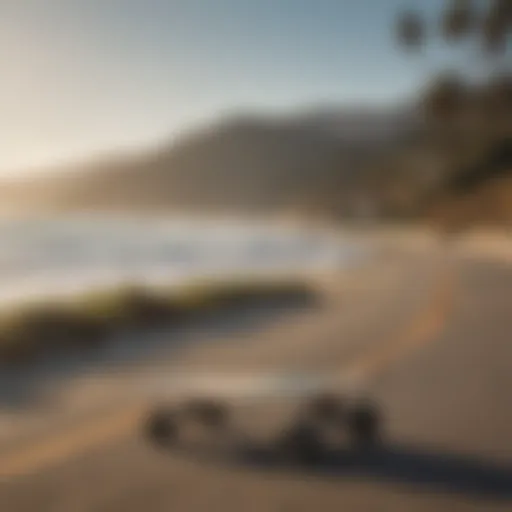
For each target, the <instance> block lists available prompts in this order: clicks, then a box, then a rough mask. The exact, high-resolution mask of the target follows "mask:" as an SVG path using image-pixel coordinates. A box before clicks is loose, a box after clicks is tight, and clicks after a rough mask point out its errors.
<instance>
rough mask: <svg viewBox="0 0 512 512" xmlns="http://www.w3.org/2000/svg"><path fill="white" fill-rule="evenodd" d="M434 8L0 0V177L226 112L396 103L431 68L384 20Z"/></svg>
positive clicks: (145, 141) (323, 2)
mask: <svg viewBox="0 0 512 512" xmlns="http://www.w3.org/2000/svg"><path fill="white" fill-rule="evenodd" d="M442 1H443V0H428V1H426V0H415V1H412V2H411V1H407V0H0V114H1V115H0V135H1V139H0V173H1V174H2V175H3V176H8V175H9V176H13V175H15V174H17V173H21V172H22V169H26V168H31V167H32V168H33V167H36V168H37V167H45V166H48V165H50V164H53V163H55V162H59V161H64V162H66V161H70V160H73V159H75V158H77V159H83V157H85V156H86V155H94V154H97V153H102V152H104V151H109V150H116V149H118V148H123V147H132V146H142V147H143V146H145V145H150V144H152V143H154V142H158V141H160V140H163V139H165V138H166V137H172V136H173V135H174V134H176V132H177V131H179V130H183V129H186V128H187V127H189V126H191V125H192V126H193V125H195V124H198V123H200V122H201V121H203V120H205V119H211V118H212V117H214V116H216V115H218V114H219V113H222V112H226V111H231V110H237V109H244V110H247V109H255V110H260V109H268V110H274V109H288V108H292V107H295V106H300V105H302V104H304V105H308V104H314V103H329V102H341V103H350V102H354V101H367V100H368V101H372V102H381V101H389V100H394V99H396V98H399V97H401V96H403V95H404V94H407V93H408V92H410V91H411V90H412V89H413V88H414V87H415V86H416V85H417V84H418V83H419V81H420V78H421V76H422V75H423V74H424V73H425V70H426V67H428V66H429V65H432V62H435V61H436V58H439V55H437V56H436V55H435V52H434V55H431V56H430V61H427V63H426V61H419V60H415V59H413V58H411V57H408V56H406V55H404V54H402V53H399V52H397V51H396V45H395V42H394V39H393V35H392V33H391V27H392V25H393V18H394V15H395V13H396V12H397V10H398V9H399V8H400V7H402V6H404V5H410V4H411V3H412V4H416V5H419V6H420V7H422V8H423V10H425V7H427V9H428V10H430V12H431V13H432V12H435V10H436V6H438V5H440V4H442ZM429 62H430V64H429Z"/></svg>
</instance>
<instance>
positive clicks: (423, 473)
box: [177, 443, 512, 501]
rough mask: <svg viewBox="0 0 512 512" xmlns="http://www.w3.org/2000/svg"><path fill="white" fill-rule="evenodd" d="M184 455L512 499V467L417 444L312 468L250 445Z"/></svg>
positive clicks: (329, 458) (343, 452) (334, 458)
mask: <svg viewBox="0 0 512 512" xmlns="http://www.w3.org/2000/svg"><path fill="white" fill-rule="evenodd" d="M177 453H178V454H181V455H183V456H186V457H190V456H192V457H194V458H196V457H199V458H200V459H206V460H208V461H210V462H215V463H220V464H224V465H229V466H235V467H239V468H244V467H245V468H251V469H256V470H259V471H280V472H282V471H286V472H289V473H292V474H296V475H300V476H301V477H306V476H307V477H316V478H319V477H320V478H328V479H330V480H332V479H337V478H344V479H350V478H354V477H355V478H366V479H376V480H380V481H388V482H394V483H399V484H405V485H409V486H412V487H414V488H415V489H416V490H421V489H423V490H424V491H429V492H449V493H459V494H464V495H468V496H473V497H484V498H487V499H493V500H500V501H512V465H510V464H508V465H507V464H503V465H498V464H495V463H492V462H490V461H485V460H483V459H479V458H474V457H470V456H462V455H458V454H454V453H446V452H436V451H432V450H427V449H421V448H419V447H416V446H412V445H401V444H386V445H382V446H380V447H375V448H371V449H366V450H356V449H354V450H349V449H339V450H338V449H336V450H334V449H333V450H330V451H328V452H327V453H326V454H325V456H324V457H322V459H321V461H319V462H318V463H316V464H312V465H298V464H287V463H285V462H283V461H282V460H280V458H279V456H278V454H277V453H275V452H274V451H273V450H272V449H270V448H268V447H266V448H264V447H257V446H256V445H254V446H251V445H250V444H247V443H245V444H244V445H240V446H238V447H237V448H235V449H233V450H228V452H219V451H218V450H217V451H215V450H211V451H209V450H198V449H193V448H192V449H190V448H185V449H178V451H177Z"/></svg>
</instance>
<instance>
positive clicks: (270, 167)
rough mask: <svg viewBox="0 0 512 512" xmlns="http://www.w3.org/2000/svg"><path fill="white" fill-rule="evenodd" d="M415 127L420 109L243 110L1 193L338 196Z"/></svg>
mask: <svg viewBox="0 0 512 512" xmlns="http://www.w3.org/2000/svg"><path fill="white" fill-rule="evenodd" d="M418 130H421V122H420V120H419V117H418V116H417V115H416V113H415V111H413V110H412V109H409V108H404V107H397V108H347V109H343V108H341V109H340V108H338V109H336V108H333V107H324V108H317V109H310V110H309V111H303V112H300V113H297V114H294V115H289V116H280V117H279V116H274V117H264V116H255V115H251V114H248V115H243V116H242V115H241V116H235V117H231V118H228V119H224V120H222V121H220V122H218V123H217V124H214V125H212V126H208V127H205V128H202V129H199V130H197V131H194V132H191V133H188V134H186V135H183V136H181V137H180V138H179V139H177V140H175V141H174V142H173V143H171V144H168V145H162V146H161V147H159V148H156V149H153V150H148V151H146V152H144V153H141V154H139V155H135V156H133V155H121V156H119V157H116V158H110V159H106V160H105V161H102V162H91V163H90V164H88V165H84V166H82V168H81V169H80V170H78V171H75V172H73V173H65V172H55V173H53V174H48V175H47V176H45V177H44V179H40V180H39V179H38V180H32V181H31V182H30V183H25V184H10V185H3V186H2V185H0V199H2V197H6V198H7V199H8V200H9V201H11V202H17V203H19V204H21V205H27V206H30V208H32V209H34V208H41V209H45V210H55V209H56V210H75V209H116V210H118V209H123V210H161V209H164V210H175V209H177V210H183V209H185V210H211V209H213V210H224V211H241V210H243V211H262V210H264V211H273V210H280V209H282V208H288V207H290V208H294V207H297V208H300V207H302V206H304V205H313V204H316V205H319V204H320V205H321V204H322V202H323V201H325V203H326V204H327V203H329V202H331V203H336V202H338V201H339V200H341V199H340V198H342V197H347V196H348V195H351V194H352V193H353V192H354V191H356V190H359V189H358V187H359V185H357V184H358V183H360V180H361V176H362V175H363V174H364V172H365V169H367V168H368V166H369V165H370V163H371V162H374V161H377V160H378V159H379V158H381V157H382V156H383V155H385V154H387V153H390V152H393V151H396V149H397V148H400V147H402V146H404V145H406V144H407V143H408V141H409V140H410V139H411V138H414V137H415V134H416V133H417V132H418Z"/></svg>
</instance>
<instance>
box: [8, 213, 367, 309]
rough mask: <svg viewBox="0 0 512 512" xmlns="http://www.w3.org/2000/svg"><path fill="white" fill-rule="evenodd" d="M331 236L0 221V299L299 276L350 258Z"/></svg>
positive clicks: (201, 225) (268, 228)
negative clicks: (190, 281)
mask: <svg viewBox="0 0 512 512" xmlns="http://www.w3.org/2000/svg"><path fill="white" fill-rule="evenodd" d="M357 252H358V251H357V250H356V248H355V247H352V246H350V247H349V246H348V244H345V243H343V241H342V240H340V237H339V234H338V235H336V236H335V235H333V234H332V233H328V232H326V231H323V232H322V231H318V230H313V229H308V230H306V229H305V228H303V229H298V228H296V227H295V228H293V227H291V226H284V225H277V224H270V223H264V222H260V223H258V222H245V221H227V220H219V221H215V220H213V219H211V218H208V219H204V220H200V219H173V220H168V219H167V220H166V219H163V218H162V219H158V220H155V219H128V218H125V219H123V218H114V217H112V218H110V217H108V218H104V217H98V216H90V217H87V216H82V217H78V216H77V217H68V218H66V219H63V218H58V219H22V220H20V219H18V220H14V219H8V220H7V219H3V220H2V221H0V284H1V287H0V300H3V301H19V300H26V299H28V298H32V299H33V298H38V297H45V296H47V295H48V294H50V295H52V296H54V295H59V294H67V293H76V292H79V291H83V290H85V289H91V288H96V287H105V286H112V285H117V284H126V283H148V284H151V285H158V284H167V285H168V284H174V283H176V284H178V283H182V282H183V281H185V280H187V279H190V278H196V277H219V276H223V275H230V276H232V275H238V274H241V275H253V274H255V273H258V275H259V274H260V273H266V272H281V271H284V272H295V271H298V272H301V271H310V270H314V269H328V268H329V267H332V266H333V265H334V266H339V265H344V264H348V263H349V261H352V260H353V259H354V258H356V257H358V254H357Z"/></svg>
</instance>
